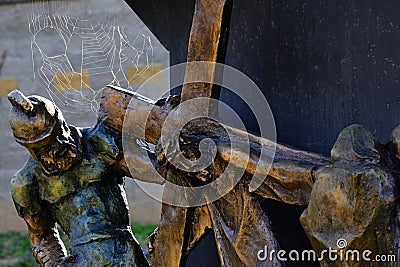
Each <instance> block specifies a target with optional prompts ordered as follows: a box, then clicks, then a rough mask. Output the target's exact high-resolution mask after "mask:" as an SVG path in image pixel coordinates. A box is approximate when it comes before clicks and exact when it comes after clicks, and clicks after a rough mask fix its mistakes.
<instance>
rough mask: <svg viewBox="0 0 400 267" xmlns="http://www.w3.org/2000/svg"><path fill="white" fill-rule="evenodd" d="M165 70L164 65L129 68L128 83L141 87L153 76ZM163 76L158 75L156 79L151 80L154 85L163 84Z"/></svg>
mask: <svg viewBox="0 0 400 267" xmlns="http://www.w3.org/2000/svg"><path fill="white" fill-rule="evenodd" d="M163 69H164V66H163V65H152V66H146V67H129V68H128V69H127V73H128V83H129V85H139V84H142V83H144V82H145V81H146V80H147V79H149V78H150V77H151V76H153V75H154V74H156V73H157V72H159V71H162V70H163ZM163 76H164V74H163V75H157V76H155V78H153V79H151V82H152V83H163V82H164V81H165V79H164V78H165V77H163Z"/></svg>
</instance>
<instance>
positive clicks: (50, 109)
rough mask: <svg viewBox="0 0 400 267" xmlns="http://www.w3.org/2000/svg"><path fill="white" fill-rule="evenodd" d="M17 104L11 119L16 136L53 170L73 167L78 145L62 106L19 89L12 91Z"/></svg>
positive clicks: (51, 172) (49, 170) (53, 171)
mask: <svg viewBox="0 0 400 267" xmlns="http://www.w3.org/2000/svg"><path fill="white" fill-rule="evenodd" d="M8 100H9V101H10V103H11V105H12V106H13V108H12V109H11V111H10V114H9V122H10V125H11V128H12V131H13V134H14V138H15V140H16V141H17V142H18V143H19V144H21V145H23V146H24V147H26V148H27V149H28V150H29V152H30V153H31V155H32V157H33V158H34V159H36V160H39V161H40V163H41V164H42V166H43V167H44V169H45V170H46V172H48V173H49V174H53V173H57V172H60V171H65V170H67V169H69V168H70V167H72V165H73V164H74V162H75V159H76V157H77V152H78V151H77V146H76V142H75V140H74V139H73V138H72V135H71V130H70V128H69V127H68V126H67V124H66V122H65V119H64V117H63V115H62V113H61V111H60V109H59V108H58V107H57V106H56V105H55V104H54V103H53V102H52V101H50V100H48V99H46V98H44V97H40V96H35V95H33V96H29V97H26V96H25V95H24V94H22V93H21V92H20V91H18V90H14V91H12V92H11V93H10V94H9V95H8Z"/></svg>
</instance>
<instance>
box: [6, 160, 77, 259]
mask: <svg viewBox="0 0 400 267" xmlns="http://www.w3.org/2000/svg"><path fill="white" fill-rule="evenodd" d="M34 168H35V163H34V161H33V159H32V158H30V160H28V162H27V163H26V165H25V166H24V168H23V169H21V170H20V171H19V172H18V173H17V174H16V175H15V176H14V178H13V179H12V181H11V192H12V197H13V200H14V204H15V207H16V209H17V212H18V215H19V216H20V217H21V218H23V219H24V220H25V222H26V224H27V227H28V231H29V238H30V242H31V247H32V252H33V256H34V257H35V259H36V261H37V262H38V263H39V264H40V266H45V267H52V266H59V265H61V264H63V263H65V265H63V266H67V265H66V264H67V263H66V262H67V261H69V260H72V258H69V257H67V251H66V249H65V246H64V244H63V242H62V241H61V239H60V236H59V233H58V230H57V227H56V223H55V221H54V219H53V217H52V216H51V214H50V213H49V210H48V209H47V208H46V207H45V205H44V203H40V201H39V196H38V194H39V193H38V188H37V185H36V184H35V177H34V175H33V174H32V171H33V170H34Z"/></svg>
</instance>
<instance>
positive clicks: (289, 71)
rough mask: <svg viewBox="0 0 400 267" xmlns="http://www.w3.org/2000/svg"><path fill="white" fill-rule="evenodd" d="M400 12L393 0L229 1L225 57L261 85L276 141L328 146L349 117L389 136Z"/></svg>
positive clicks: (397, 116)
mask: <svg viewBox="0 0 400 267" xmlns="http://www.w3.org/2000/svg"><path fill="white" fill-rule="evenodd" d="M399 13H400V2H399V1H395V0H383V1H373V0H367V1H356V0H352V1H348V0H324V1H317V0H302V1H279V0H271V1H260V0H251V1H234V9H233V12H232V24H231V33H230V43H229V45H228V52H227V58H226V63H227V64H229V65H232V66H234V67H236V68H238V69H239V70H242V71H243V72H244V73H246V74H248V75H249V76H250V77H251V78H252V79H254V81H255V82H256V83H257V84H258V85H259V86H260V88H261V89H262V90H263V92H264V94H265V95H266V97H267V99H268V100H269V102H270V105H271V107H272V110H273V112H274V115H275V118H276V123H277V130H278V140H279V141H280V142H284V143H287V144H290V145H293V146H296V147H299V148H303V149H307V150H312V151H316V152H321V153H324V154H328V153H329V151H330V148H331V147H332V145H333V143H334V141H335V140H336V137H337V135H338V133H339V132H340V130H341V129H343V128H344V127H345V126H347V125H349V124H352V123H360V124H363V125H366V126H367V127H368V128H369V129H371V130H373V131H374V132H375V133H376V134H377V136H378V138H379V139H380V140H381V141H382V142H386V141H387V139H388V138H389V135H390V132H391V130H392V129H393V128H394V127H395V126H396V125H397V124H399V123H400V90H399V81H400V69H399V66H400V65H399V64H400V30H399V28H400V17H399V16H398V14H399ZM228 99H229V98H228ZM228 102H229V101H228ZM232 104H233V105H235V106H236V107H238V109H241V108H240V105H239V104H235V103H232ZM249 126H250V128H253V129H254V128H255V126H254V125H252V124H250V125H249Z"/></svg>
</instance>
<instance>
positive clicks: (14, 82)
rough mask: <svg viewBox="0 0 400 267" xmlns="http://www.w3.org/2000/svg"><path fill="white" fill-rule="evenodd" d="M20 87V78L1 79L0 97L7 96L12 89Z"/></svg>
mask: <svg viewBox="0 0 400 267" xmlns="http://www.w3.org/2000/svg"><path fill="white" fill-rule="evenodd" d="M15 89H18V79H16V78H10V79H0V97H5V96H7V95H8V94H9V93H10V92H11V91H13V90H15Z"/></svg>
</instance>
